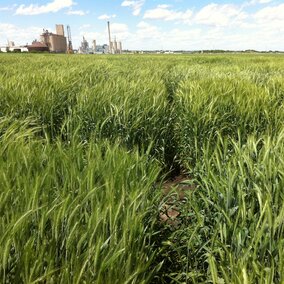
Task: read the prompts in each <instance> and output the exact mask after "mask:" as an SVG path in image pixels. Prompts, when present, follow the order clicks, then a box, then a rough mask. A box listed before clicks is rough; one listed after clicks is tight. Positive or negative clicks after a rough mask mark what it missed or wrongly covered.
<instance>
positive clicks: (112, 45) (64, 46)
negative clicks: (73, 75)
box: [0, 22, 122, 54]
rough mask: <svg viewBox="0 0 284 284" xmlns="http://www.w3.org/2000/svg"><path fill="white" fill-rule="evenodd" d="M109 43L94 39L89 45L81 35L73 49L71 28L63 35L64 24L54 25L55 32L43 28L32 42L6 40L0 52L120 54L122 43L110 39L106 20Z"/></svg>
mask: <svg viewBox="0 0 284 284" xmlns="http://www.w3.org/2000/svg"><path fill="white" fill-rule="evenodd" d="M107 27H108V41H109V44H103V45H97V42H96V40H95V39H94V40H93V41H92V44H91V45H89V43H88V41H87V40H86V39H85V37H83V41H82V42H81V45H80V47H79V49H78V50H74V49H73V44H72V38H71V28H70V26H67V38H66V36H65V31H64V26H63V25H62V24H60V25H56V26H55V29H56V33H52V32H49V31H48V30H46V29H43V32H42V34H41V35H40V38H39V40H34V41H33V42H32V44H30V45H29V44H27V45H25V46H15V44H14V42H13V41H8V44H7V45H6V46H3V47H0V51H1V52H50V53H69V54H71V53H80V54H122V43H121V42H120V41H119V42H118V41H117V40H116V38H114V40H112V38H111V31H110V22H107Z"/></svg>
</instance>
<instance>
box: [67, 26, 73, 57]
mask: <svg viewBox="0 0 284 284" xmlns="http://www.w3.org/2000/svg"><path fill="white" fill-rule="evenodd" d="M67 36H68V49H67V53H69V54H72V53H73V46H72V37H71V28H70V26H69V25H68V26H67Z"/></svg>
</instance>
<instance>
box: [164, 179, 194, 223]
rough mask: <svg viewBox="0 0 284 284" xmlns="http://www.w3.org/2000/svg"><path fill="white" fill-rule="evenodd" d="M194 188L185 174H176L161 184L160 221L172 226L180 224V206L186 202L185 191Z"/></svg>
mask: <svg viewBox="0 0 284 284" xmlns="http://www.w3.org/2000/svg"><path fill="white" fill-rule="evenodd" d="M195 188H196V187H195V186H194V185H192V184H191V183H190V178H189V177H188V176H186V175H179V176H176V177H174V178H172V179H170V180H167V181H166V182H165V183H164V184H163V187H162V190H163V196H164V203H163V204H162V209H161V211H160V221H161V223H165V224H168V225H171V226H174V227H177V226H178V225H179V224H180V222H181V220H180V218H179V217H180V215H181V213H180V207H181V206H182V204H183V202H186V192H187V191H191V190H194V189H195Z"/></svg>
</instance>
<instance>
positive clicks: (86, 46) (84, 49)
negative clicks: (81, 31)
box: [79, 36, 91, 54]
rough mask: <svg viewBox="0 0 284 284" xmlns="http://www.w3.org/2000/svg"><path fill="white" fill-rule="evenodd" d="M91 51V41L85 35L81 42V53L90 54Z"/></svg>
mask: <svg viewBox="0 0 284 284" xmlns="http://www.w3.org/2000/svg"><path fill="white" fill-rule="evenodd" d="M90 52H91V51H90V49H89V43H88V42H87V40H86V39H85V37H84V36H83V41H82V42H81V46H80V47H79V53H81V54H89V53H90Z"/></svg>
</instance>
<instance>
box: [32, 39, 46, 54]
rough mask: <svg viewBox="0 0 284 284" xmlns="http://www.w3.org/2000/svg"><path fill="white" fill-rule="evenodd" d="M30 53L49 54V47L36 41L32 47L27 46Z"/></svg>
mask: <svg viewBox="0 0 284 284" xmlns="http://www.w3.org/2000/svg"><path fill="white" fill-rule="evenodd" d="M27 49H28V51H29V52H49V47H48V46H47V45H46V44H45V43H42V42H40V41H36V40H34V41H33V43H32V44H31V45H28V46H27Z"/></svg>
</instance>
